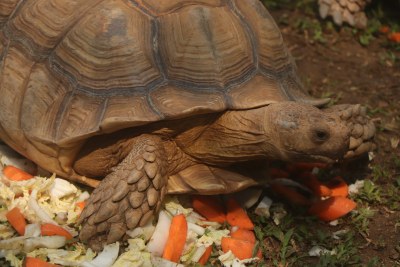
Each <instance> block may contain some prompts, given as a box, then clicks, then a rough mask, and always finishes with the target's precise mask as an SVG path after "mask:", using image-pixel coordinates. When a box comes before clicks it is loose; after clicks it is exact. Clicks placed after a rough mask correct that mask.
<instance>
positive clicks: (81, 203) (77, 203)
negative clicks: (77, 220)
mask: <svg viewBox="0 0 400 267" xmlns="http://www.w3.org/2000/svg"><path fill="white" fill-rule="evenodd" d="M85 205H86V203H85V201H80V202H76V206H77V207H78V208H79V209H80V210H83V209H84V208H85Z"/></svg>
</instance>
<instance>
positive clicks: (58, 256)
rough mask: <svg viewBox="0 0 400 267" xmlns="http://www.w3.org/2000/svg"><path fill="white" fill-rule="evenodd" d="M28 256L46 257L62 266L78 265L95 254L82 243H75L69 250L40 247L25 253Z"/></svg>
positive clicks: (91, 258)
mask: <svg viewBox="0 0 400 267" xmlns="http://www.w3.org/2000/svg"><path fill="white" fill-rule="evenodd" d="M27 255H28V256H30V257H35V258H37V257H48V258H49V259H50V261H51V262H53V263H56V264H61V265H63V266H79V265H80V264H81V263H82V262H84V261H91V260H93V258H94V257H95V256H96V253H95V252H93V251H92V250H91V249H90V248H89V249H86V248H85V246H84V245H83V244H82V243H75V244H74V245H73V247H72V248H71V249H69V250H66V249H49V248H40V249H36V250H34V251H32V252H30V253H28V254H27Z"/></svg>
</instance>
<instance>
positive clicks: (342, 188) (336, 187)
mask: <svg viewBox="0 0 400 267" xmlns="http://www.w3.org/2000/svg"><path fill="white" fill-rule="evenodd" d="M327 185H328V187H329V189H330V190H331V191H332V194H331V196H333V197H338V196H341V197H347V196H348V195H349V186H348V185H347V183H346V182H345V181H344V180H343V178H342V177H341V176H336V177H335V178H333V179H332V180H330V181H328V183H327Z"/></svg>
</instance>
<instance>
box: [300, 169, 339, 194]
mask: <svg viewBox="0 0 400 267" xmlns="http://www.w3.org/2000/svg"><path fill="white" fill-rule="evenodd" d="M300 180H301V182H302V183H303V184H304V185H306V186H307V187H308V188H310V189H311V191H313V193H314V194H315V195H317V196H319V197H328V196H331V195H332V190H331V189H330V188H329V187H328V186H326V185H324V184H323V183H322V182H321V181H320V180H318V177H317V176H316V175H314V174H312V173H310V172H304V173H302V174H300Z"/></svg>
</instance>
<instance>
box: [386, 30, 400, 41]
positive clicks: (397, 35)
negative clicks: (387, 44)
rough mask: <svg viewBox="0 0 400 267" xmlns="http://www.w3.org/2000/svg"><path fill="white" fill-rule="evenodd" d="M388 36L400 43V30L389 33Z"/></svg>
mask: <svg viewBox="0 0 400 267" xmlns="http://www.w3.org/2000/svg"><path fill="white" fill-rule="evenodd" d="M388 38H389V40H390V41H393V42H395V43H400V32H393V33H391V34H389V36H388Z"/></svg>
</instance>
